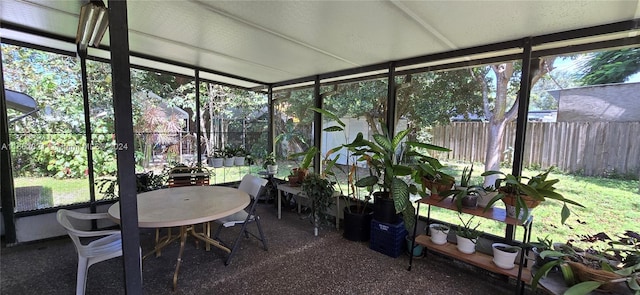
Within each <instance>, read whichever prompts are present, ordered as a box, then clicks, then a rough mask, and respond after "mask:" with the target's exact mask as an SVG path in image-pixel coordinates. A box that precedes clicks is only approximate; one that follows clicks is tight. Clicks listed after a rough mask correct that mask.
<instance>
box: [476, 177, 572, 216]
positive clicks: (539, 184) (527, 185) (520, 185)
mask: <svg viewBox="0 0 640 295" xmlns="http://www.w3.org/2000/svg"><path fill="white" fill-rule="evenodd" d="M552 169H553V167H551V168H549V169H547V170H546V171H544V172H542V173H539V174H538V175H535V176H533V177H531V178H529V177H525V176H514V175H511V174H505V173H503V172H501V171H486V172H484V173H482V176H489V175H495V174H499V175H502V176H504V178H498V179H496V182H495V185H494V187H495V188H496V189H497V190H498V191H499V193H498V195H496V196H495V197H494V198H493V199H491V200H490V201H489V203H488V204H487V206H486V207H485V211H486V210H488V208H491V206H492V205H493V204H494V203H495V202H497V201H498V200H502V199H503V198H504V197H505V196H506V195H507V194H512V195H514V196H515V198H516V216H520V212H521V210H524V211H523V212H524V214H523V218H526V216H528V213H529V208H527V206H526V204H525V201H524V200H523V196H528V197H531V198H533V199H535V200H538V201H541V202H544V201H546V200H547V199H552V200H556V201H559V202H562V203H563V206H562V210H561V212H560V216H561V222H560V223H561V224H564V223H565V221H566V220H567V218H569V215H570V214H571V211H570V209H569V207H568V206H567V203H569V204H572V205H575V206H579V207H584V206H583V205H582V204H580V203H578V202H576V201H573V200H570V199H567V198H565V197H564V196H563V195H561V194H560V193H558V192H556V191H555V190H556V186H555V185H556V184H557V183H558V182H559V181H560V180H558V179H549V180H547V177H548V176H549V173H551V170H552Z"/></svg>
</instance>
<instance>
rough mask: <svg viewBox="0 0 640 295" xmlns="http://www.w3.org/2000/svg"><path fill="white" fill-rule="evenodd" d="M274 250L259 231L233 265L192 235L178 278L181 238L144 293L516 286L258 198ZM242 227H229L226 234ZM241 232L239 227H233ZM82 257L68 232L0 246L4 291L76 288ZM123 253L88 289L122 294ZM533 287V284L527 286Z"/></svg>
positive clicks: (148, 267) (149, 264)
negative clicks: (386, 246)
mask: <svg viewBox="0 0 640 295" xmlns="http://www.w3.org/2000/svg"><path fill="white" fill-rule="evenodd" d="M258 212H259V214H260V216H261V217H262V222H263V227H264V229H265V232H266V235H267V239H268V246H269V251H264V250H262V248H261V247H260V245H259V244H258V242H257V240H256V239H253V238H251V239H248V240H245V241H243V243H242V246H241V248H240V250H239V252H238V253H237V254H236V256H234V258H233V260H232V261H231V264H230V265H229V266H224V263H223V256H222V254H221V253H220V252H218V251H217V250H212V251H211V252H205V251H204V250H203V249H202V247H200V249H196V248H195V246H194V242H193V239H189V240H187V245H186V247H185V252H184V257H183V262H182V266H181V269H180V275H179V279H178V290H177V291H176V292H173V291H172V277H173V272H174V268H175V262H176V261H175V259H176V257H177V252H178V246H179V245H178V243H173V244H171V245H169V246H168V247H167V248H165V250H164V251H163V253H162V256H161V257H158V258H155V257H153V256H151V257H149V258H147V259H145V260H144V261H143V280H144V282H143V289H144V293H145V294H154V295H156V294H447V295H448V294H514V292H515V290H514V285H511V284H510V283H509V282H507V281H506V280H504V279H503V278H501V277H499V276H494V275H492V274H490V273H487V272H486V271H482V270H479V269H476V268H473V267H470V266H468V265H466V264H464V263H461V262H456V261H453V260H451V259H448V258H446V257H440V256H436V255H429V256H428V257H426V258H419V259H416V260H414V264H413V269H412V271H407V266H408V263H409V257H408V256H407V255H404V254H403V255H401V256H400V257H398V258H391V257H388V256H386V255H384V254H380V253H378V252H375V251H373V250H370V249H369V248H368V244H367V243H357V242H351V241H348V240H346V239H344V238H342V236H341V231H337V230H335V228H329V227H325V228H323V229H321V230H320V234H319V236H317V237H314V236H313V228H312V226H311V224H310V223H309V221H308V220H304V219H301V217H300V216H299V215H298V214H297V213H296V212H295V211H291V210H284V212H283V215H282V220H278V219H277V217H276V210H275V206H274V205H273V204H261V205H260V206H259V208H258ZM235 230H237V229H228V230H227V231H226V232H225V233H226V235H224V236H223V238H224V237H227V240H228V239H229V237H230V235H229V234H230V233H232V232H234V231H235ZM235 232H237V231H235ZM152 243H153V230H143V231H142V233H141V244H142V247H143V251H147V250H148V249H150V248H151V245H152ZM76 263H77V257H76V254H75V251H74V247H73V244H72V242H71V240H70V239H68V238H58V239H53V240H48V241H42V242H37V243H29V244H24V245H18V246H13V247H9V248H2V249H1V260H0V265H1V268H0V270H1V272H0V278H1V279H0V281H1V285H0V294H39V295H40V294H73V292H74V290H75V282H76V280H75V277H76V265H77V264H76ZM122 273H123V271H122V258H121V257H120V258H115V259H112V260H109V261H106V262H101V263H98V264H95V265H93V266H92V267H91V269H90V270H89V275H88V278H87V292H86V293H87V294H110V295H111V294H124V289H123V286H124V278H123V274H122ZM528 293H529V292H528Z"/></svg>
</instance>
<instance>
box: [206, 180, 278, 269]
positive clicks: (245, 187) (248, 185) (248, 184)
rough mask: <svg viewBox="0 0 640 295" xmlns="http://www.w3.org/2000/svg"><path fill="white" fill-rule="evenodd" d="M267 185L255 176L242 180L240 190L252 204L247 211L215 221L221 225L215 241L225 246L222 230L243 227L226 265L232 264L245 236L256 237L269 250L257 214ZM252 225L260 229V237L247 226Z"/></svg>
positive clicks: (265, 181) (231, 247) (217, 230)
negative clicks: (257, 208) (247, 195)
mask: <svg viewBox="0 0 640 295" xmlns="http://www.w3.org/2000/svg"><path fill="white" fill-rule="evenodd" d="M266 185H267V180H266V179H263V178H260V177H257V176H253V175H250V174H247V175H245V176H244V177H243V178H242V181H240V186H239V187H238V189H239V190H241V191H244V192H246V193H247V194H249V196H250V197H251V203H250V204H249V206H248V207H247V208H246V209H245V210H243V211H240V212H238V213H235V214H233V215H230V216H227V217H225V218H221V219H218V220H216V221H215V222H216V223H218V224H219V225H218V228H217V229H216V232H215V234H214V236H213V238H214V239H215V240H218V241H220V242H221V243H223V244H224V242H223V241H221V240H220V232H221V231H222V229H223V228H228V227H233V226H236V225H242V227H241V229H240V232H239V233H238V236H237V237H236V238H235V240H234V242H233V244H232V245H231V246H230V247H229V246H228V247H229V248H230V249H231V253H229V256H228V257H227V260H226V261H225V263H224V264H225V265H229V263H230V262H231V258H232V257H233V255H234V254H235V253H236V251H237V249H238V245H239V244H240V240H241V237H242V236H243V235H244V236H245V238H248V237H249V235H251V236H253V237H255V238H256V239H258V240H259V241H260V242H262V246H263V247H264V250H265V251H267V250H268V249H267V239H266V237H265V236H264V232H263V231H262V226H261V224H260V216H258V215H256V213H255V212H256V206H257V204H258V198H259V197H260V195H261V194H262V193H263V192H264V188H265V186H266ZM251 223H255V224H256V226H257V228H258V235H256V234H254V233H252V232H251V231H249V230H248V228H247V226H248V225H249V224H251Z"/></svg>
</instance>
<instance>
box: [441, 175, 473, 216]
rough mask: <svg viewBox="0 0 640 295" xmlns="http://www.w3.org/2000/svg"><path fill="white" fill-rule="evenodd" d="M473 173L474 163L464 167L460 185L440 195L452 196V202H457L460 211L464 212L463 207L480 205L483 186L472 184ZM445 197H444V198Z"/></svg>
mask: <svg viewBox="0 0 640 295" xmlns="http://www.w3.org/2000/svg"><path fill="white" fill-rule="evenodd" d="M471 173H473V164H472V165H471V167H470V168H469V167H464V169H463V170H462V175H461V176H460V185H456V186H455V189H453V190H447V191H444V192H442V193H440V195H441V196H442V197H444V198H446V197H449V196H451V197H452V200H451V201H452V202H454V203H455V204H456V207H457V208H458V212H459V213H461V212H462V208H472V209H474V208H476V207H478V199H479V198H480V192H482V190H483V188H482V186H479V185H471ZM444 198H443V199H444Z"/></svg>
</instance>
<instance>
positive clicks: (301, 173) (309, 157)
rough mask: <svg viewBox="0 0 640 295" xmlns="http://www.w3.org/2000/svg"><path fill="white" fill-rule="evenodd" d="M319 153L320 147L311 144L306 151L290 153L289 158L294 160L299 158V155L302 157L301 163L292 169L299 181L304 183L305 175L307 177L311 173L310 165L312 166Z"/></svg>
mask: <svg viewBox="0 0 640 295" xmlns="http://www.w3.org/2000/svg"><path fill="white" fill-rule="evenodd" d="M317 153H318V148H317V147H315V146H311V147H310V148H309V149H307V151H305V152H300V153H295V154H291V155H289V158H290V159H294V160H297V159H298V158H299V157H302V161H301V162H300V165H299V166H298V167H295V168H293V169H292V170H291V174H292V175H296V176H297V177H294V178H297V180H298V183H302V181H304V179H305V177H307V174H309V167H311V162H313V158H314V157H315V156H316V154H317Z"/></svg>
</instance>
